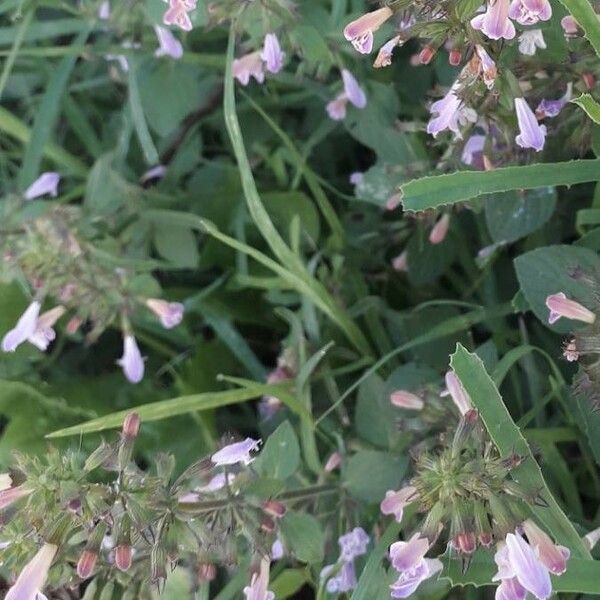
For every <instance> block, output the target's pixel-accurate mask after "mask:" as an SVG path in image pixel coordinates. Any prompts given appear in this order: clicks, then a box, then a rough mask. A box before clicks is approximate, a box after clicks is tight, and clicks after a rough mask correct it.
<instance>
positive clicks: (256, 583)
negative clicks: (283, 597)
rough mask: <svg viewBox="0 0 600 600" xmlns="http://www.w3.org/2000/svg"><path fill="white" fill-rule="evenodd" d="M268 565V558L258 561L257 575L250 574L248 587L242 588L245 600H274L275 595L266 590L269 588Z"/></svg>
mask: <svg viewBox="0 0 600 600" xmlns="http://www.w3.org/2000/svg"><path fill="white" fill-rule="evenodd" d="M269 565H270V561H269V559H268V558H263V559H262V560H261V561H260V567H259V571H258V573H253V574H252V579H251V580H250V585H247V586H246V587H245V588H244V596H245V598H246V600H275V594H274V593H273V592H270V591H269V590H268V589H267V587H268V586H269Z"/></svg>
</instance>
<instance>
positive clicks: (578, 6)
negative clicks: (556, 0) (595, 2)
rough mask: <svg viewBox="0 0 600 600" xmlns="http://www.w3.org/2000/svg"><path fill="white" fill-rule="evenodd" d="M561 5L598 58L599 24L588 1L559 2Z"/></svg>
mask: <svg viewBox="0 0 600 600" xmlns="http://www.w3.org/2000/svg"><path fill="white" fill-rule="evenodd" d="M560 2H561V4H562V5H563V6H564V7H565V8H566V9H567V10H568V11H569V12H570V13H571V14H572V15H573V16H574V17H575V20H576V21H577V23H579V25H580V26H581V28H582V29H583V31H584V32H585V37H586V38H587V39H588V40H589V42H590V44H592V46H593V47H594V50H595V51H596V54H597V55H598V56H600V23H599V22H598V15H596V12H595V11H594V9H593V7H592V4H591V3H590V1H589V0H560Z"/></svg>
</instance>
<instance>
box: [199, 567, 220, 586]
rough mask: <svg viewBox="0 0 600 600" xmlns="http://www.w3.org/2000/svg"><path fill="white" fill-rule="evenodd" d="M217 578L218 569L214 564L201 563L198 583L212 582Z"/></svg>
mask: <svg viewBox="0 0 600 600" xmlns="http://www.w3.org/2000/svg"><path fill="white" fill-rule="evenodd" d="M216 576H217V567H215V565H213V564H212V563H200V564H199V565H198V582H199V583H204V582H207V581H212V580H213V579H214V578H215V577H216Z"/></svg>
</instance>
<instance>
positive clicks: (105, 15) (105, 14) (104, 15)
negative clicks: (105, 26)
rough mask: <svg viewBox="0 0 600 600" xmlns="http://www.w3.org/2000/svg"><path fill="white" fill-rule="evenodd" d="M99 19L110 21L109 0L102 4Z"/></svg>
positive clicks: (99, 9) (99, 8)
mask: <svg viewBox="0 0 600 600" xmlns="http://www.w3.org/2000/svg"><path fill="white" fill-rule="evenodd" d="M98 18H99V19H102V20H103V21H107V20H108V19H110V2H109V1H108V0H104V1H103V2H101V3H100V6H99V7H98Z"/></svg>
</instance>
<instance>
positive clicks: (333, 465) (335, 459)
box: [323, 452, 342, 473]
mask: <svg viewBox="0 0 600 600" xmlns="http://www.w3.org/2000/svg"><path fill="white" fill-rule="evenodd" d="M341 464H342V455H341V454H340V453H339V452H332V453H331V455H330V456H329V458H328V459H327V462H326V463H325V466H324V467H323V470H324V471H325V472H326V473H331V472H332V471H334V470H335V469H337V468H338V467H339V466H340V465H341Z"/></svg>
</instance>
